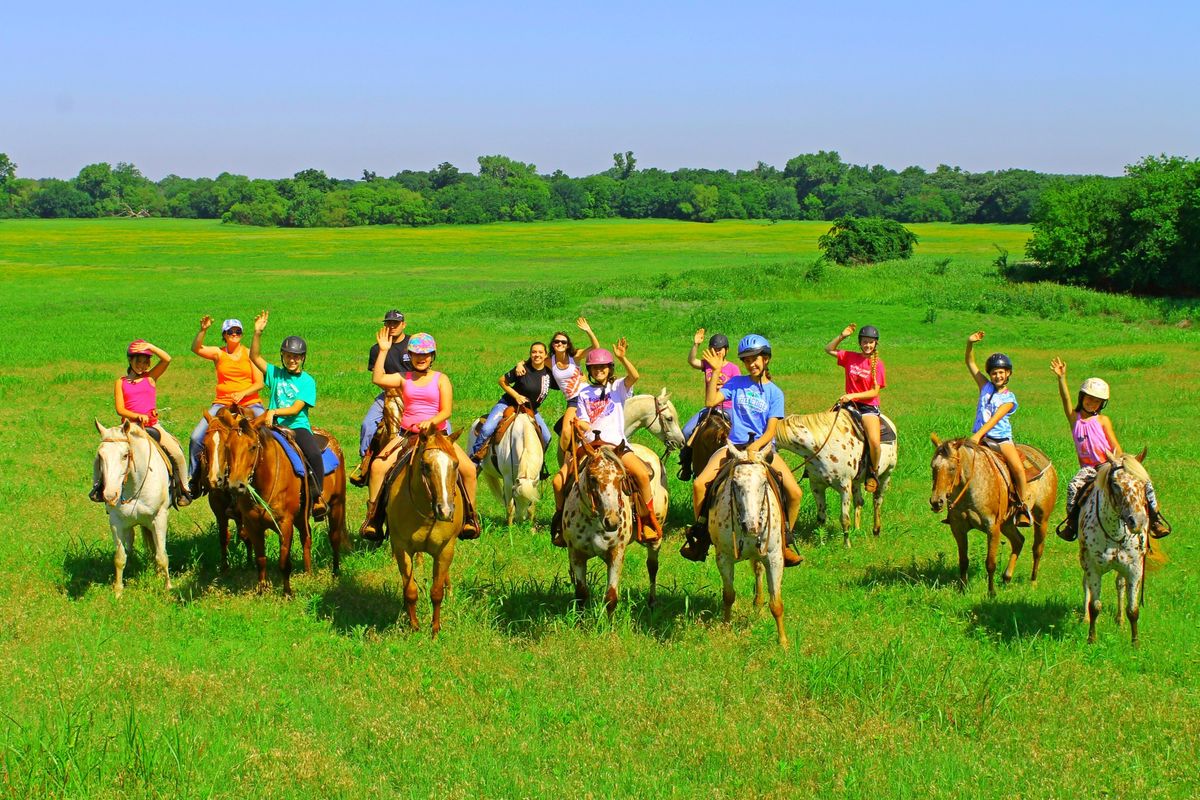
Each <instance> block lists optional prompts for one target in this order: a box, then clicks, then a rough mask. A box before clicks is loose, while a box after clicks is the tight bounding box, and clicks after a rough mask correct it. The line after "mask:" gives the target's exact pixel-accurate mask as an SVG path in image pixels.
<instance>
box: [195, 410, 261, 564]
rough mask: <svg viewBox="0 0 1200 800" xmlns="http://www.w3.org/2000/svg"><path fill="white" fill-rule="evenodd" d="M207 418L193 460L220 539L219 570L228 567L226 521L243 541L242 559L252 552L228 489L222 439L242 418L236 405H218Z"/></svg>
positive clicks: (247, 561)
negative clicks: (219, 408) (196, 454)
mask: <svg viewBox="0 0 1200 800" xmlns="http://www.w3.org/2000/svg"><path fill="white" fill-rule="evenodd" d="M204 418H205V419H206V420H208V431H207V432H206V433H205V434H204V449H203V450H201V451H200V459H199V462H198V464H197V467H198V469H200V471H201V476H202V477H201V480H202V486H203V487H204V489H205V491H206V492H207V494H208V507H209V508H210V509H212V513H213V518H214V519H216V521H217V535H218V538H219V540H220V542H221V570H222V571H223V572H224V571H226V570H228V569H229V523H231V522H232V523H233V525H234V529H235V530H236V531H237V537H238V539H240V540H241V541H242V542H243V543H245V545H246V563H247V564H250V563H253V561H254V552H253V550H252V549H251V545H250V540H249V538H247V537H246V534H245V533H244V532H243V531H242V518H241V516H240V515H239V513H238V509H237V500H236V498H234V496H233V494H232V493H231V492H230V491H229V489H228V488H227V487H228V482H227V480H226V477H225V462H224V460H223V459H224V451H225V441H226V439H227V438H228V437H229V433H230V431H231V430H233V429H234V428H236V427H237V425H238V421H239V420H241V419H244V418H245V415H244V414H243V413H242V410H241V409H240V408H239V407H237V406H231V407H228V408H222V409H221V410H220V411H219V412H217V416H215V417H214V416H213V415H212V414H210V413H209V412H208V411H205V412H204Z"/></svg>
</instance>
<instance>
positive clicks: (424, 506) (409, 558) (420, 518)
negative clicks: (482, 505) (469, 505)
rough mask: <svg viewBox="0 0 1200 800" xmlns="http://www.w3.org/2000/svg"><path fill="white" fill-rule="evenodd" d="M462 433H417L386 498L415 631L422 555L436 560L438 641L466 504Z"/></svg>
mask: <svg viewBox="0 0 1200 800" xmlns="http://www.w3.org/2000/svg"><path fill="white" fill-rule="evenodd" d="M461 433H462V429H461V428H460V429H459V430H458V431H455V433H454V435H453V436H445V435H444V434H442V433H439V432H437V431H434V432H432V433H420V434H415V435H416V436H417V437H418V438H417V442H416V444H415V449H414V450H413V453H412V455H411V457H410V458H409V460H408V461H407V463H405V464H404V465H403V466H401V467H400V472H399V473H398V474H397V475H396V477H395V479H394V480H393V481H392V484H391V487H390V488H389V489H388V493H387V496H386V497H383V498H381V499H382V500H383V501H384V502H386V503H387V528H388V537H389V538H390V539H391V543H392V555H393V556H394V557H395V559H396V566H397V567H399V569H400V584H401V587H402V590H403V592H404V605H405V608H406V609H407V611H408V624H409V626H410V627H411V628H412V629H413V630H414V631H415V630H417V629H418V627H419V625H418V623H417V580H416V575H415V571H416V570H415V565H416V563H418V562H417V559H418V558H419V556H420V554H421V553H428V554H429V555H430V557H431V559H432V561H433V577H432V579H431V582H430V587H429V600H430V602H431V603H432V604H433V628H432V635H433V636H435V637H436V636H437V635H438V631H440V630H441V629H442V600H443V598H444V597H445V595H446V588H447V586H449V582H450V564H451V563H452V562H453V561H454V547H455V544H456V543H457V542H458V535H459V534H460V533H462V528H463V513H464V509H465V504H464V502H463V495H462V488H461V483H460V481H459V479H458V456H457V455H456V454H455V450H454V441H455V440H456V439H457V438H458V436H459V434H461ZM538 446H539V447H540V446H541V444H540V442H539V445H538Z"/></svg>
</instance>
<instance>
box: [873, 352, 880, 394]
mask: <svg viewBox="0 0 1200 800" xmlns="http://www.w3.org/2000/svg"><path fill="white" fill-rule="evenodd" d="M878 363H879V345H875V349H874V350H872V351H871V388H872V389H874V388H875V387H876V386H878V385H879V373H878V372H876V365H877V364H878Z"/></svg>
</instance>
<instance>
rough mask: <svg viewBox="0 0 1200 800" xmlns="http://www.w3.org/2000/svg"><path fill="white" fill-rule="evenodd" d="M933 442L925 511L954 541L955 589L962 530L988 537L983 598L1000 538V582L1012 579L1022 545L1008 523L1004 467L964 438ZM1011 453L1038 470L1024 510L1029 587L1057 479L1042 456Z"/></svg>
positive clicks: (991, 588)
mask: <svg viewBox="0 0 1200 800" xmlns="http://www.w3.org/2000/svg"><path fill="white" fill-rule="evenodd" d="M929 438H930V440H931V441H932V442H933V448H934V452H933V460H932V462H931V464H930V466H931V467H932V469H933V493H932V494H931V495H930V498H929V507H930V508H931V509H932V510H933V512H934V513H940V512H941V511H942V510H943V509H945V511H946V524H948V525H949V526H950V531H951V532H952V533H953V534H954V540H955V541H956V542H957V543H958V582H959V588H961V589H964V590H965V589H966V587H967V564H968V562H967V531H969V530H971V529H972V528H974V529H975V530H978V531H983V532H984V533H986V534H987V537H988V549H987V574H988V595H989V596H992V597H994V596H995V594H996V583H995V575H996V559H997V558H998V557H999V553H1000V536H1001V534H1003V535H1004V538H1006V539H1008V542H1009V544H1010V545H1011V546H1012V554H1011V555H1010V556H1009V558H1008V567H1007V568H1006V569H1005V570H1004V575H1003V576H1002V579H1003V580H1004V582H1005V583H1008V582H1009V581H1011V580H1012V576H1013V570H1014V569H1015V568H1016V566H1017V557H1018V556H1020V555H1021V550H1022V548H1024V547H1025V536H1024V535H1023V534H1022V533H1021V532H1020V530H1018V529H1017V526H1016V524H1015V523H1014V522H1013V519H1012V510H1013V509H1012V500H1011V498H1010V496H1009V483H1008V481H1009V480H1010V479H1009V476H1008V468H1007V467H1006V466H1005V465H1004V461H1003V460H1002V459H1001V458H1000V456H998V455H997V454H995V453H993V452H992V451H991V450H989V449H988V448H986V447H984V446H982V445H975V444H971V443H970V441H969V440H967V439H951V440H948V441H945V442H943V441H942V440H941V439H939V438H938V436H937V434H936V433H934V434H930V437H929ZM1017 449H1018V450H1020V451H1021V454H1022V456H1023V457H1024V458H1025V459H1028V460H1029V461H1030V463H1033V464H1037V465H1044V466H1042V471H1041V472H1040V473H1039V474H1038V477H1037V478H1035V479H1033V480H1031V481H1030V482H1029V496H1028V497H1026V498H1025V503H1026V506H1027V507H1028V508H1029V512H1030V514H1031V516H1032V517H1033V572H1032V573H1030V576H1029V581H1030V583H1035V584H1036V583H1037V577H1038V566H1039V565H1040V564H1041V562H1042V550H1043V549H1044V548H1045V545H1046V529H1047V526H1048V525H1049V523H1050V515H1051V514H1053V513H1054V503H1055V501H1056V499H1057V497H1058V475H1057V474H1056V473H1055V472H1054V467H1053V466H1052V465H1051V464H1050V459H1049V458H1047V457H1046V454H1045V453H1043V452H1041V451H1040V450H1038V449H1037V448H1035V447H1030V446H1029V445H1024V444H1019V445H1017Z"/></svg>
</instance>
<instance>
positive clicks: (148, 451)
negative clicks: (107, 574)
mask: <svg viewBox="0 0 1200 800" xmlns="http://www.w3.org/2000/svg"><path fill="white" fill-rule="evenodd" d="M96 430H97V431H99V432H100V446H99V447H98V448H97V449H96V462H95V467H94V469H95V472H96V477H97V478H98V479H99V480H100V482H101V486H102V487H103V495H104V505H105V506H106V507H107V508H108V524H109V526H110V527H111V528H112V535H113V543H114V544H115V545H116V555H115V556H114V557H113V566H114V567H115V568H116V578H115V580H114V582H113V591H114V592H115V593H116V595H117V597H120V596H121V593H122V592H123V591H124V590H125V562H126V561H127V559H128V556H129V553H131V552H133V529H134V528H135V527H137V528H141V529H142V537H143V539H144V540H145V543H146V548H147V549H153V550H154V560H155V562H156V563H157V565H158V571H159V572H160V573H161V574H162V575H163V577H164V578H165V579H166V583H167V589H170V588H171V573H170V570H169V568H168V565H167V511H168V509H170V507H171V478H170V473H169V472H168V471H167V462H166V460H165V459H164V458H163V456H162V453H161V452H159V450H158V448H156V447H155V446H154V444H153V443H152V442H151V441H150V436H149V434H147V433H146V431H145V430H143V429H142V427H141V426H140V425H131V424H130V423H129V421H128V420H126V421H125V422H124V423H122V424H121V425H120V426H119V427H115V428H105V427H104V426H103V425H101V424H100V421H99V420H96Z"/></svg>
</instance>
